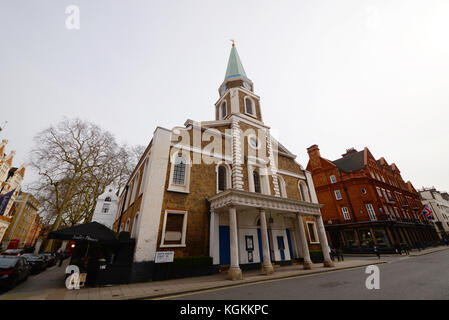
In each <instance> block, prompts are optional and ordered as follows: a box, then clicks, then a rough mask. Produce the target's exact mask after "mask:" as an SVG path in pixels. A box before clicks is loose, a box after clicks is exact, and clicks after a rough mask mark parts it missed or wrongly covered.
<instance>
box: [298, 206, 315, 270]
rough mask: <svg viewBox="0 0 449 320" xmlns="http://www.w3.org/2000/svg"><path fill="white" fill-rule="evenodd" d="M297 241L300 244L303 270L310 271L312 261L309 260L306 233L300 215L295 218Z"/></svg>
mask: <svg viewBox="0 0 449 320" xmlns="http://www.w3.org/2000/svg"><path fill="white" fill-rule="evenodd" d="M296 217H297V222H298V233H299V241H300V242H301V248H302V254H303V258H304V269H307V270H310V269H312V260H311V259H310V253H309V245H308V244H307V238H306V231H305V230H304V224H303V222H302V217H301V215H300V214H298V215H297V216H296Z"/></svg>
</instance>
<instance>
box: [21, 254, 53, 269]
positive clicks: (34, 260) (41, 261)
mask: <svg viewBox="0 0 449 320" xmlns="http://www.w3.org/2000/svg"><path fill="white" fill-rule="evenodd" d="M22 257H23V258H24V259H25V260H26V262H27V263H28V265H29V266H30V267H31V274H38V273H41V272H42V271H44V270H45V269H46V268H47V261H46V260H45V258H44V257H42V256H40V255H37V254H32V253H25V254H23V255H22Z"/></svg>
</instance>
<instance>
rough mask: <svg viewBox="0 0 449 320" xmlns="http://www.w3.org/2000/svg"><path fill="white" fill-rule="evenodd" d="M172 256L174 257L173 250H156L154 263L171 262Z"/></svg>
mask: <svg viewBox="0 0 449 320" xmlns="http://www.w3.org/2000/svg"><path fill="white" fill-rule="evenodd" d="M174 257H175V252H174V251H156V257H155V259H154V263H167V262H173V259H174Z"/></svg>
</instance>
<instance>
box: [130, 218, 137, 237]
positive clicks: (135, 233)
mask: <svg viewBox="0 0 449 320" xmlns="http://www.w3.org/2000/svg"><path fill="white" fill-rule="evenodd" d="M138 222H139V212H137V213H136V215H135V216H134V222H133V229H132V236H131V237H132V238H135V237H136V235H137V224H138Z"/></svg>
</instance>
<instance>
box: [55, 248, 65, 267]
mask: <svg viewBox="0 0 449 320" xmlns="http://www.w3.org/2000/svg"><path fill="white" fill-rule="evenodd" d="M56 256H57V259H58V260H59V265H58V267H61V266H62V263H63V262H64V253H63V252H62V249H61V248H59V249H58V251H57V253H56Z"/></svg>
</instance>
